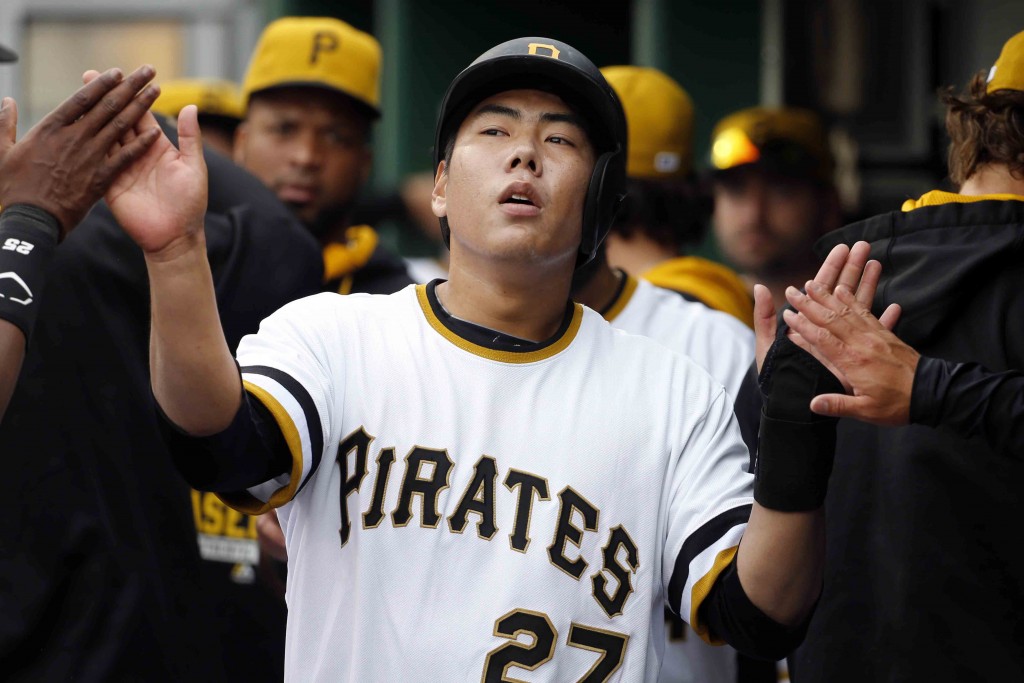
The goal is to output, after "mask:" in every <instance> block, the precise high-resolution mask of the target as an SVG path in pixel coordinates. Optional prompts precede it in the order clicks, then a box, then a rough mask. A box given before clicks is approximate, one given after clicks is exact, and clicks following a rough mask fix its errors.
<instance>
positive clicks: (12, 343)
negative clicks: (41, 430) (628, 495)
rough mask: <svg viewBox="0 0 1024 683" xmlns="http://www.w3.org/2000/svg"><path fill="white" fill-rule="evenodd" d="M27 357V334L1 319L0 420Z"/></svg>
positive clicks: (5, 410)
mask: <svg viewBox="0 0 1024 683" xmlns="http://www.w3.org/2000/svg"><path fill="white" fill-rule="evenodd" d="M24 357H25V335H24V334H22V332H21V330H20V329H18V327H17V326H16V325H14V324H13V323H9V322H7V321H6V320H3V319H0V420H3V418H4V413H5V412H7V404H8V402H10V400H11V394H13V393H14V385H15V384H16V383H17V381H18V373H19V372H21V361H22V360H23V359H24Z"/></svg>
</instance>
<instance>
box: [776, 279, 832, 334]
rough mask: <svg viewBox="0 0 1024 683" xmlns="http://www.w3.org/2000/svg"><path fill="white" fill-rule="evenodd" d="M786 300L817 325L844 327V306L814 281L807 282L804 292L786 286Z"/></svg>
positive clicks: (830, 327)
mask: <svg viewBox="0 0 1024 683" xmlns="http://www.w3.org/2000/svg"><path fill="white" fill-rule="evenodd" d="M786 300H787V301H788V302H789V303H790V305H791V306H792V307H793V308H795V309H796V310H797V311H798V312H799V313H801V314H803V315H804V316H806V318H807V319H808V320H809V321H811V322H812V323H814V324H815V325H816V326H818V327H823V328H824V327H827V328H829V329H836V328H839V327H843V328H844V329H845V325H844V321H843V319H842V318H843V316H844V312H845V311H844V308H845V307H843V306H842V305H841V304H839V302H838V301H837V300H836V298H835V297H834V296H832V295H831V294H829V293H828V292H827V291H825V289H824V287H822V286H821V285H820V284H818V283H816V282H813V281H808V282H807V292H806V293H804V292H801V291H800V290H799V289H797V288H796V287H787V288H786Z"/></svg>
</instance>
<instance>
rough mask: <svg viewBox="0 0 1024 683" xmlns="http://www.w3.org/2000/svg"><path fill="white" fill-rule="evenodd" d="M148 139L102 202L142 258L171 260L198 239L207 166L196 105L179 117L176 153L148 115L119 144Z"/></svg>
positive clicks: (189, 106) (203, 210)
mask: <svg viewBox="0 0 1024 683" xmlns="http://www.w3.org/2000/svg"><path fill="white" fill-rule="evenodd" d="M88 77H89V74H87V75H86V78H88ZM150 135H155V136H156V141H155V142H154V143H152V144H151V145H150V146H149V148H148V149H147V150H146V152H145V154H143V155H141V156H140V157H139V158H138V159H136V160H135V162H134V163H133V164H132V165H131V166H129V167H128V168H127V169H125V171H124V172H123V173H122V174H121V175H120V176H118V177H117V179H116V180H115V181H114V184H113V185H112V186H111V187H110V190H109V191H108V192H107V194H106V199H107V204H109V205H110V209H111V211H113V213H114V217H115V218H117V222H118V223H120V224H121V227H122V228H124V230H125V232H127V233H128V235H129V236H131V238H132V239H133V240H135V242H136V243H137V244H138V245H139V246H140V247H142V250H143V251H144V252H146V255H147V256H149V257H151V258H153V257H156V258H164V257H167V258H170V257H173V255H174V254H175V253H176V252H177V247H178V246H179V245H181V246H184V245H186V244H187V243H188V242H190V240H193V239H194V238H197V237H202V235H203V216H204V214H205V213H206V195H207V179H206V161H204V159H203V143H202V139H201V136H200V132H199V121H198V112H197V111H196V107H195V105H191V104H190V105H188V106H187V107H185V108H184V109H182V111H181V113H180V114H179V115H178V144H179V146H180V150H179V148H178V147H175V146H174V145H173V144H171V141H170V140H168V139H167V136H166V135H164V134H163V132H162V131H161V130H160V125H159V124H158V123H157V121H156V119H155V118H154V117H153V115H152V114H150V113H147V114H146V115H145V116H144V117H142V119H141V121H140V122H139V124H138V125H137V126H136V127H135V129H134V130H133V131H129V132H128V133H127V134H126V136H125V138H124V140H123V142H124V144H125V145H126V146H128V145H131V144H133V142H134V140H136V139H138V138H140V137H144V136H150ZM189 246H191V245H189Z"/></svg>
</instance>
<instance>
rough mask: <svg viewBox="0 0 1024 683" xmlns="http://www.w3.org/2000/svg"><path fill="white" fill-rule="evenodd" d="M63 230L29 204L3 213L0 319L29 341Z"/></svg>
mask: <svg viewBox="0 0 1024 683" xmlns="http://www.w3.org/2000/svg"><path fill="white" fill-rule="evenodd" d="M58 235H60V226H59V225H58V223H57V219H56V218H54V217H53V216H51V215H50V214H48V213H47V212H45V211H43V210H42V209H39V208H36V207H34V206H29V205H27V204H15V205H13V206H7V207H4V210H3V213H0V318H3V319H4V320H7V321H9V322H11V323H13V324H14V325H16V326H17V327H18V328H19V329H20V330H21V331H22V333H24V335H25V339H26V340H27V339H28V337H29V335H30V334H31V333H32V327H33V326H34V325H35V321H36V314H37V312H38V310H39V301H40V295H41V294H42V292H43V286H44V284H45V282H46V273H47V271H48V270H49V267H50V260H51V258H52V257H53V250H54V248H55V247H56V246H57V237H58Z"/></svg>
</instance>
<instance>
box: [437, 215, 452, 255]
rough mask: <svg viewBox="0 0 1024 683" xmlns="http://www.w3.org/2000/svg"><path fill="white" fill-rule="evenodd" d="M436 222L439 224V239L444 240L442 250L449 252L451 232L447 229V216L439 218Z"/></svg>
mask: <svg viewBox="0 0 1024 683" xmlns="http://www.w3.org/2000/svg"><path fill="white" fill-rule="evenodd" d="M437 220H438V221H439V222H440V223H441V239H442V240H444V248H445V249H448V250H451V248H452V245H451V241H452V230H451V228H449V227H448V216H441V217H440V218H438V219H437Z"/></svg>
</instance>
